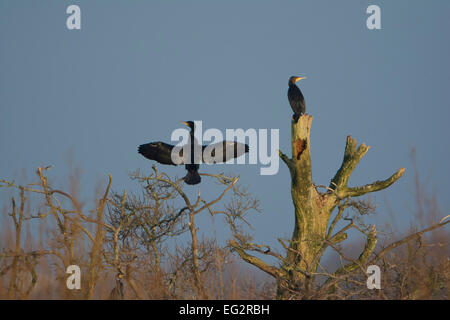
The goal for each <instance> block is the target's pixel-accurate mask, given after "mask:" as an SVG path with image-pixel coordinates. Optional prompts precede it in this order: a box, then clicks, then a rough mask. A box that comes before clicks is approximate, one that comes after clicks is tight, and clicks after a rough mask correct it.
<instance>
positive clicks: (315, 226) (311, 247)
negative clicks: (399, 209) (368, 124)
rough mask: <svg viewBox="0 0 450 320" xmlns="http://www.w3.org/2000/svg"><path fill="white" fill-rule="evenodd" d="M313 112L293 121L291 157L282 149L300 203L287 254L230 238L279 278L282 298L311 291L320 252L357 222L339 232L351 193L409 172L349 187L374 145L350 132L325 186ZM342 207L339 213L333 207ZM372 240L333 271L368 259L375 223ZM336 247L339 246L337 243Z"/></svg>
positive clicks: (252, 260) (296, 204)
mask: <svg viewBox="0 0 450 320" xmlns="http://www.w3.org/2000/svg"><path fill="white" fill-rule="evenodd" d="M312 120H313V117H312V116H310V115H307V114H305V115H302V116H301V117H300V119H299V120H298V122H297V123H295V122H294V121H292V123H291V136H292V157H291V158H289V157H288V156H286V155H285V154H284V153H282V152H281V151H279V155H280V158H281V159H282V160H283V162H284V163H285V164H286V165H287V167H288V168H289V171H290V174H291V195H292V200H293V203H294V207H295V225H294V231H293V234H292V237H291V240H290V241H289V243H287V244H286V243H285V242H284V241H281V240H280V242H281V244H282V245H283V247H284V248H285V249H286V255H285V256H281V255H279V254H276V253H274V252H272V251H271V250H270V248H269V247H267V246H265V248H264V249H263V248H262V246H256V245H254V244H248V243H247V244H246V243H242V242H239V241H236V240H231V241H230V245H231V246H232V247H233V248H234V250H235V251H236V252H237V253H238V254H239V255H240V256H241V258H243V259H244V260H245V261H247V262H249V263H251V264H253V265H255V266H257V267H258V268H260V269H261V270H263V271H265V272H267V273H268V274H270V275H272V276H273V277H275V278H276V279H277V284H278V294H277V295H278V298H280V299H286V298H290V297H292V295H293V293H294V292H298V291H299V290H303V292H308V290H310V289H311V286H312V285H313V283H314V282H313V281H314V277H315V275H316V274H318V267H319V263H320V258H321V257H322V255H323V253H324V251H325V250H326V249H327V248H328V247H334V248H336V247H335V246H336V245H337V244H338V243H340V242H342V241H343V240H345V239H346V238H347V233H346V231H348V230H349V229H350V228H356V225H355V224H354V223H353V221H351V222H349V224H348V225H347V226H345V227H344V228H343V229H342V230H340V231H338V232H336V233H334V228H335V226H336V224H337V222H338V221H339V220H340V219H341V218H342V214H343V212H344V210H345V208H347V207H348V206H349V205H350V203H351V202H350V201H351V198H354V197H359V196H362V195H365V194H368V193H370V192H375V191H379V190H382V189H385V188H387V187H389V186H390V185H392V184H393V183H394V182H395V181H397V180H398V179H399V178H400V177H401V176H402V175H403V173H404V171H405V169H404V168H401V169H399V170H398V171H397V172H396V173H394V174H393V175H392V176H391V177H389V178H388V179H386V180H382V181H376V182H373V183H370V184H367V185H364V186H359V187H350V186H348V180H349V178H350V175H351V174H352V172H353V170H354V169H355V167H356V165H357V164H358V163H359V161H360V160H361V159H362V158H363V157H364V155H365V154H366V153H367V151H368V150H369V148H370V147H369V146H367V145H365V144H361V145H360V146H357V143H356V141H355V139H353V138H352V137H351V136H348V137H347V144H346V146H345V152H344V159H343V161H342V165H341V167H340V169H339V170H338V171H337V173H336V174H335V176H334V177H333V178H332V179H331V182H330V184H329V186H328V187H323V188H324V189H325V191H324V192H320V191H319V190H318V189H319V187H318V186H316V185H315V184H314V182H313V180H312V165H311V153H310V146H311V144H310V137H309V136H310V129H311V123H312ZM336 208H338V211H337V213H336V215H335V216H334V218H333V219H331V218H332V213H333V212H334V211H335V209H336ZM361 231H362V232H363V233H365V234H366V238H367V242H366V245H365V247H364V249H363V251H362V252H361V254H360V256H359V259H358V260H357V261H352V262H351V263H349V264H348V265H347V266H343V268H341V269H340V270H338V271H336V272H335V273H334V275H333V276H334V277H336V276H338V275H339V274H341V273H344V272H349V271H351V270H354V269H356V268H358V266H360V265H362V264H364V263H365V262H366V261H367V259H368V258H369V256H370V255H371V254H372V252H373V250H374V248H375V245H376V243H377V237H376V229H375V226H372V227H371V228H370V230H367V232H365V231H364V230H361ZM336 249H337V248H336ZM247 251H256V252H259V253H263V254H270V255H272V256H275V257H277V258H278V259H279V260H281V266H280V267H274V266H271V265H269V264H267V263H265V262H264V261H263V260H261V259H259V258H258V257H256V256H253V255H250V254H249V253H248V252H247Z"/></svg>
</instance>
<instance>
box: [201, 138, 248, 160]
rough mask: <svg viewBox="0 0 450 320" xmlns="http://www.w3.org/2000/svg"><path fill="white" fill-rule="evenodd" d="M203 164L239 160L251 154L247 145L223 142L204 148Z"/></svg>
mask: <svg viewBox="0 0 450 320" xmlns="http://www.w3.org/2000/svg"><path fill="white" fill-rule="evenodd" d="M202 150H203V158H202V159H203V163H208V164H214V163H224V162H227V161H228V160H230V159H233V158H238V157H240V156H242V155H243V154H245V153H246V152H249V150H250V148H249V146H248V145H247V144H244V143H239V142H235V141H222V142H218V143H214V144H210V145H207V146H202Z"/></svg>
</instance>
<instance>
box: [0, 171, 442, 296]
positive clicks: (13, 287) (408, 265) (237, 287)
mask: <svg viewBox="0 0 450 320" xmlns="http://www.w3.org/2000/svg"><path fill="white" fill-rule="evenodd" d="M47 169H49V168H38V170H37V181H36V182H35V183H32V184H23V185H22V184H16V183H15V182H14V181H7V180H0V187H1V189H0V190H3V191H4V193H3V194H2V199H6V198H7V197H6V194H9V195H11V197H9V200H8V203H5V204H3V214H2V220H1V221H2V234H1V236H0V244H1V245H0V250H1V251H0V298H9V299H28V298H38V299H39V298H59V299H91V298H98V299H274V298H276V296H277V295H276V290H277V285H276V281H274V279H272V278H271V277H263V276H260V277H256V276H255V273H254V270H251V269H249V267H248V264H247V263H246V262H243V261H242V260H241V258H240V255H239V254H236V251H237V250H240V248H245V250H246V251H253V252H254V254H255V256H257V257H258V260H260V261H263V259H264V257H265V256H270V257H271V258H276V259H278V260H279V261H280V265H279V266H275V267H274V268H279V267H281V266H282V265H283V263H284V261H283V259H284V258H283V257H284V256H285V253H286V251H288V250H290V248H289V245H288V243H287V242H286V240H283V239H279V242H280V248H279V249H278V250H277V249H275V248H270V247H269V246H267V245H257V244H255V243H254V241H253V239H252V236H251V233H249V230H250V229H251V225H250V223H249V222H248V220H247V215H248V214H249V213H252V212H257V211H259V210H260V208H259V204H258V201H257V200H255V199H254V198H253V197H252V195H251V194H250V193H249V192H248V190H246V189H245V188H243V187H242V186H240V185H239V184H238V180H239V178H238V177H227V176H225V175H223V174H219V175H209V174H204V176H205V178H206V179H205V181H204V183H207V184H212V183H215V184H217V185H218V186H220V187H221V191H220V192H219V193H218V194H217V195H216V196H215V197H213V198H208V199H207V197H204V196H203V195H202V194H200V192H198V193H197V194H195V196H192V195H189V194H188V193H186V192H185V191H184V184H183V181H182V179H178V180H176V179H172V178H171V177H169V176H168V175H167V174H166V173H164V172H160V171H158V170H157V168H156V167H153V171H152V172H151V174H150V175H148V176H145V175H142V174H141V173H140V172H136V173H134V174H132V175H131V178H132V179H133V180H135V181H136V183H138V184H139V185H140V190H141V191H140V192H139V193H137V194H135V193H127V192H126V191H121V192H114V191H112V190H111V181H112V178H111V177H109V178H108V180H107V183H106V187H105V188H104V190H102V191H101V192H100V193H99V195H98V196H97V200H96V201H95V206H94V207H93V208H91V209H86V208H85V204H84V203H83V202H82V201H81V200H80V199H79V194H80V191H79V190H78V189H77V187H76V186H77V185H78V184H79V181H78V180H77V179H76V178H74V177H73V176H72V179H71V180H72V181H71V182H72V187H69V188H68V190H69V191H64V190H61V189H58V188H54V187H53V184H52V183H50V182H49V181H48V178H47V176H46V171H47ZM74 185H75V187H74ZM7 190H9V191H10V192H9V193H8V192H7ZM416 192H417V194H416V199H417V206H416V207H417V217H418V218H419V219H422V221H420V223H419V221H418V223H417V226H418V227H415V228H412V230H411V231H410V232H409V233H408V235H407V236H406V237H405V236H401V235H400V234H399V232H398V231H397V230H388V229H386V230H384V233H383V232H380V230H378V239H379V241H378V244H377V246H376V248H375V250H374V251H373V254H371V255H370V256H368V257H367V258H366V259H364V264H361V263H360V262H361V259H359V258H360V257H355V256H354V254H353V255H352V253H353V252H352V250H351V248H350V249H349V248H348V247H343V246H342V245H340V244H339V243H338V244H336V242H331V241H329V242H327V243H326V244H327V246H326V247H327V250H328V251H332V252H334V254H335V257H336V258H333V259H331V260H332V261H326V260H327V259H322V260H321V261H319V266H320V269H319V271H318V272H315V274H314V275H312V274H311V275H308V279H309V283H308V286H307V287H304V286H301V287H295V286H291V287H290V290H292V292H291V293H292V295H291V298H297V299H305V298H307V299H448V288H449V280H450V264H449V259H448V252H449V246H448V241H449V235H448V232H446V230H445V227H444V228H441V227H443V226H444V225H445V224H446V223H448V220H445V219H442V216H443V215H442V213H441V212H439V210H438V209H437V205H436V200H435V199H434V198H432V197H429V196H428V195H427V194H426V193H425V192H424V191H423V190H422V189H421V185H420V182H419V180H418V179H417V183H416ZM374 211H375V205H374V203H373V202H371V201H369V200H368V199H364V200H358V201H354V200H347V201H345V199H344V201H342V203H341V205H340V207H339V208H338V211H337V213H336V214H337V216H339V218H342V219H343V221H346V222H347V224H345V225H343V227H342V228H341V229H342V230H343V231H342V230H341V231H339V232H341V233H342V234H344V233H345V232H346V231H348V230H350V229H352V230H356V231H357V232H360V233H361V234H363V235H364V236H365V238H366V239H370V236H371V233H372V232H373V229H372V228H371V227H370V226H367V225H365V223H364V217H365V216H366V215H367V214H370V213H373V212H374ZM201 215H209V216H213V217H214V216H221V217H223V222H224V224H225V225H227V226H228V227H229V228H230V233H231V238H230V240H229V241H228V242H227V243H225V244H220V243H219V241H217V239H216V238H215V237H214V235H212V236H205V234H204V233H203V232H201V230H199V227H198V224H197V219H198V218H199V216H201ZM221 221H222V220H221ZM254 232H258V230H254ZM339 232H338V233H337V234H338V235H339ZM381 234H384V237H381ZM334 237H336V234H334ZM367 243H369V242H366V246H367ZM237 244H238V245H237ZM363 251H364V250H363ZM237 253H239V252H237ZM241 253H242V252H241ZM248 257H250V256H248ZM249 259H250V260H251V258H249ZM247 262H250V263H251V262H252V261H248V260H247ZM370 264H376V265H378V266H379V267H380V268H381V271H382V283H381V284H382V289H381V290H369V289H367V285H366V280H367V274H366V270H367V266H368V265H370ZM69 265H78V266H80V268H81V271H82V277H81V279H82V283H81V289H80V290H69V289H67V287H66V279H67V277H68V274H66V268H67V267H68V266H69ZM267 265H269V264H267ZM277 280H279V279H277Z"/></svg>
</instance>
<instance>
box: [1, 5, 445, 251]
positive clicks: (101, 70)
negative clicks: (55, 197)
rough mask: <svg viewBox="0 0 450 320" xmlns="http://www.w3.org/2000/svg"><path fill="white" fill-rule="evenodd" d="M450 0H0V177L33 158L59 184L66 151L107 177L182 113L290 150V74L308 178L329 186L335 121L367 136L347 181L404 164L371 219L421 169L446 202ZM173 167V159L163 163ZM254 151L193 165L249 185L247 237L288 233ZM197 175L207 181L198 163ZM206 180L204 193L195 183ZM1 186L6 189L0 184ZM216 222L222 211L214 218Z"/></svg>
mask: <svg viewBox="0 0 450 320" xmlns="http://www.w3.org/2000/svg"><path fill="white" fill-rule="evenodd" d="M71 4H76V5H79V6H80V8H81V30H68V29H67V27H66V19H67V17H68V14H66V8H67V7H68V6H69V5H71ZM370 4H377V5H379V6H380V8H381V24H382V29H381V30H368V29H367V27H366V19H367V17H368V15H367V14H366V8H367V7H368V6H369V5H370ZM449 31H450V1H448V0H442V1H439V0H433V1H425V0H421V1H402V0H396V1H376V0H372V1H357V0H353V1H317V0H314V1H312V0H311V1H256V0H253V1H173V0H172V1H155V0H152V1H125V0H121V1H112V0H108V1H100V0H97V1H75V0H74V1H44V0H40V1H19V0H2V1H1V2H0V40H1V41H0V46H1V47H0V137H1V138H0V155H1V156H0V177H1V178H5V179H13V178H15V177H18V176H19V175H20V174H21V172H22V170H23V169H25V171H26V173H27V175H28V177H29V178H31V177H33V173H34V171H35V170H36V168H37V167H38V166H44V165H49V164H53V165H54V166H55V167H54V168H53V169H52V170H51V171H50V172H49V174H50V176H51V178H52V179H54V181H57V182H58V183H63V181H64V177H65V175H66V173H67V158H68V154H69V153H70V152H72V154H73V155H74V159H75V162H74V163H75V165H78V166H80V167H82V168H83V169H84V176H83V184H84V185H85V186H87V187H85V188H84V192H85V194H86V196H87V197H89V196H91V194H92V190H93V189H94V186H95V184H96V183H97V181H98V180H99V179H102V180H103V181H104V180H106V177H107V174H108V173H111V174H112V177H113V189H114V190H117V191H120V190H122V189H124V188H127V189H129V190H133V189H134V190H136V185H135V183H134V182H131V181H130V180H129V178H128V177H127V173H128V172H131V171H134V170H136V169H138V168H140V169H142V170H144V172H147V173H149V172H150V168H151V165H152V162H150V161H148V160H146V159H144V158H143V157H142V156H140V155H139V154H138V153H137V152H136V149H137V146H138V145H139V144H142V143H146V142H150V141H166V142H170V141H169V140H170V134H171V132H172V131H173V130H174V129H176V128H179V127H181V125H180V123H179V122H180V121H183V120H202V121H203V127H204V128H218V129H221V130H225V129H226V128H244V129H248V128H255V129H259V128H266V129H271V128H276V129H279V130H280V149H281V150H283V151H284V152H285V153H288V154H290V118H291V114H292V112H291V109H290V106H289V103H288V100H287V96H286V92H287V82H288V78H289V76H291V75H298V74H300V75H306V76H307V77H308V78H307V79H306V80H302V81H301V83H300V86H301V88H302V90H303V93H304V95H305V98H306V103H307V112H308V113H309V114H311V115H313V116H314V121H313V125H312V133H311V152H312V160H313V178H314V180H315V182H316V184H325V185H327V184H328V183H329V181H330V179H331V178H332V176H333V175H334V174H335V172H336V170H337V169H338V168H339V166H340V164H341V161H342V156H343V152H344V146H345V139H346V136H347V135H349V134H351V135H352V136H353V137H354V138H356V140H357V141H358V142H359V143H362V142H365V143H367V144H368V145H370V146H371V147H372V148H371V149H370V151H369V152H368V154H367V155H366V157H365V158H364V159H363V160H362V162H361V163H360V165H359V166H358V167H357V169H356V170H355V172H354V174H353V176H352V178H351V180H350V184H351V185H360V184H365V183H369V182H372V181H374V180H377V179H384V178H387V177H388V176H390V175H391V174H392V173H394V172H395V171H396V170H398V169H399V168H401V167H405V168H406V173H405V175H404V177H403V178H401V180H399V181H398V182H397V183H396V184H395V185H393V186H392V187H390V188H389V189H387V190H384V191H382V192H379V193H377V194H375V199H376V201H377V203H378V204H379V208H378V217H377V220H376V221H378V222H384V221H387V220H388V219H389V215H388V213H387V210H386V203H389V206H390V207H391V208H392V210H393V211H394V212H395V216H396V218H397V222H398V223H400V224H401V225H403V226H408V225H409V224H410V222H411V220H410V216H411V215H412V212H411V207H413V205H414V203H413V194H412V193H413V190H414V175H413V170H412V166H411V160H410V158H409V153H410V150H411V147H416V149H417V162H418V169H419V172H420V173H421V174H422V177H423V178H424V180H425V181H426V186H427V187H428V188H429V190H431V191H436V193H437V197H438V202H439V205H440V208H441V210H442V212H443V213H445V214H448V213H450V212H449V211H450V200H449V197H448V195H449V194H450V185H449V181H450V174H449V169H448V164H449V162H450V161H449V160H450V148H449V142H448V141H449V140H448V138H449V128H448V122H449V119H450V108H449V107H450V103H449V100H448V96H449V89H450V62H449V59H450V38H449V35H450V34H449ZM166 169H167V171H168V173H169V174H171V175H172V176H176V175H178V176H182V175H184V174H185V171H184V169H183V168H172V167H171V168H166ZM259 169H260V168H259V166H258V165H235V166H228V165H227V166H219V167H217V168H215V167H211V166H210V167H206V166H202V167H201V170H200V171H201V172H220V171H226V172H234V173H236V174H239V175H240V176H241V180H240V181H241V183H242V184H244V185H247V186H248V187H249V190H250V191H252V192H253V194H254V195H255V196H257V197H258V198H259V199H260V200H261V208H262V214H261V215H259V216H257V217H255V218H253V219H252V221H253V223H254V227H255V235H256V238H257V239H258V240H261V241H266V242H268V243H271V244H273V243H276V241H275V238H276V237H278V236H290V234H291V232H292V228H293V226H292V223H293V219H294V216H293V205H292V202H291V198H290V197H291V195H290V178H289V172H288V170H287V168H286V167H285V166H284V164H282V163H280V170H279V173H278V174H276V175H273V176H261V175H260V174H259ZM198 187H200V189H201V190H202V192H204V194H205V196H207V195H208V194H209V193H210V194H211V195H212V193H213V191H214V190H217V189H214V188H215V187H214V184H213V182H212V181H208V179H205V178H204V181H203V182H202V184H200V185H199V186H196V187H186V188H191V189H188V190H191V191H192V193H193V192H195V191H196V190H197V189H198ZM208 192H209V193H208ZM0 199H1V200H0V201H4V200H5V198H4V197H0ZM215 225H216V228H218V229H219V228H221V221H220V220H217V221H216V224H215Z"/></svg>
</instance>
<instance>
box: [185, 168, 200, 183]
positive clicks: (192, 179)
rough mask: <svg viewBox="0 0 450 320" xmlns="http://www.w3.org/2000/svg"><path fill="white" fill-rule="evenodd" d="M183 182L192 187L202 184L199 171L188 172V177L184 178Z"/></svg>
mask: <svg viewBox="0 0 450 320" xmlns="http://www.w3.org/2000/svg"><path fill="white" fill-rule="evenodd" d="M183 180H184V182H186V184H190V185H194V184H198V183H200V181H202V179H201V178H200V175H199V174H198V171H197V170H193V171H188V173H187V175H186V176H185V177H184V178H183Z"/></svg>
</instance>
